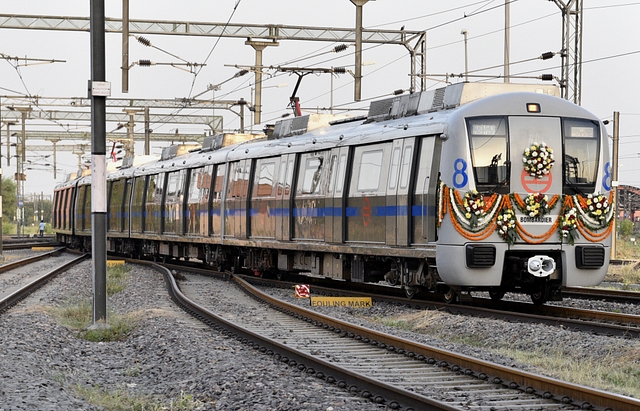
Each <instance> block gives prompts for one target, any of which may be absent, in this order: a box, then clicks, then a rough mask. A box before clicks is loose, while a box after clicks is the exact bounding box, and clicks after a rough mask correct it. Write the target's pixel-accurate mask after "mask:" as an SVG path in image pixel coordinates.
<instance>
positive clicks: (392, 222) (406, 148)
mask: <svg viewBox="0 0 640 411" xmlns="http://www.w3.org/2000/svg"><path fill="white" fill-rule="evenodd" d="M414 146H415V138H407V139H402V140H395V141H394V142H393V148H392V149H391V165H390V168H389V179H388V182H387V195H386V197H387V200H386V209H387V213H386V216H387V221H386V223H387V230H386V232H387V238H386V242H387V245H390V246H408V245H409V243H410V239H411V235H410V232H409V215H410V214H409V210H410V209H411V208H410V200H411V198H410V196H409V182H410V176H411V165H412V164H413V158H414Z"/></svg>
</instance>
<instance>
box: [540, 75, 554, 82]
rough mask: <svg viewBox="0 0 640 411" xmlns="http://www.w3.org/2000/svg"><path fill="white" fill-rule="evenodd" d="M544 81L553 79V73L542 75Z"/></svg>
mask: <svg viewBox="0 0 640 411" xmlns="http://www.w3.org/2000/svg"><path fill="white" fill-rule="evenodd" d="M540 79H541V80H542V81H551V80H553V74H543V75H541V76H540Z"/></svg>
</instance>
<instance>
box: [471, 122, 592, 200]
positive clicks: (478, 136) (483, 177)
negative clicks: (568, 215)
mask: <svg viewBox="0 0 640 411" xmlns="http://www.w3.org/2000/svg"><path fill="white" fill-rule="evenodd" d="M467 133H468V135H469V147H470V149H471V160H472V164H473V174H474V177H475V182H476V187H477V189H478V191H484V192H486V191H493V192H498V193H503V194H504V193H509V192H512V191H520V190H523V191H532V190H533V191H540V192H542V191H546V190H544V189H542V188H543V187H542V186H543V185H544V184H547V183H548V185H547V189H549V188H551V187H554V189H552V191H555V192H559V191H560V190H562V193H563V194H576V193H589V192H594V190H595V186H596V176H597V173H598V166H599V153H600V129H599V126H598V123H597V122H595V121H591V120H582V119H562V118H558V117H531V116H511V117H507V116H492V117H479V118H471V119H467ZM536 144H537V145H538V146H540V145H542V144H544V145H545V146H547V147H549V149H550V151H552V152H553V158H554V164H553V166H551V167H550V168H549V171H548V173H545V174H544V175H543V174H540V175H539V176H537V177H536V176H533V177H532V176H531V175H529V174H528V173H527V172H526V171H524V170H525V167H524V165H523V163H524V162H525V161H526V160H527V158H526V152H527V149H529V150H530V148H531V147H532V146H535V145H536ZM530 151H531V150H530ZM530 151H529V152H530ZM529 180H534V182H533V183H530V182H529ZM543 183H544V184H543ZM536 184H538V185H540V186H541V187H540V188H541V189H540V190H538V189H537V188H536Z"/></svg>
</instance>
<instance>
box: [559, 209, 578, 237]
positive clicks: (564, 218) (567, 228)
mask: <svg viewBox="0 0 640 411" xmlns="http://www.w3.org/2000/svg"><path fill="white" fill-rule="evenodd" d="M559 217H560V231H559V235H560V240H562V239H564V238H566V239H567V241H568V242H569V244H571V245H573V244H574V243H575V240H576V239H577V238H580V236H579V235H578V228H577V226H578V218H577V214H576V209H575V207H571V208H566V209H565V210H563V212H562V213H560V216H559Z"/></svg>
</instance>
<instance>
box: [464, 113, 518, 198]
mask: <svg viewBox="0 0 640 411" xmlns="http://www.w3.org/2000/svg"><path fill="white" fill-rule="evenodd" d="M467 132H468V134H469V146H470V148H471V161H472V162H473V173H474V175H475V178H476V184H477V185H478V187H479V188H480V189H482V188H485V189H486V188H494V187H495V186H496V185H498V184H501V183H503V182H505V181H506V180H507V178H508V176H507V172H508V166H507V164H508V160H509V159H508V154H507V153H508V151H507V144H508V133H507V121H506V118H505V117H481V118H473V119H468V120H467ZM483 185H484V186H483Z"/></svg>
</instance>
